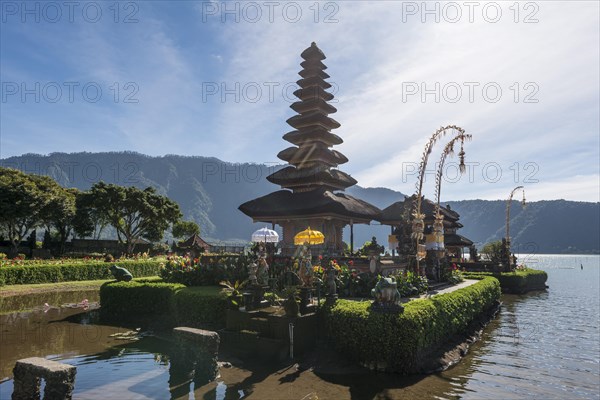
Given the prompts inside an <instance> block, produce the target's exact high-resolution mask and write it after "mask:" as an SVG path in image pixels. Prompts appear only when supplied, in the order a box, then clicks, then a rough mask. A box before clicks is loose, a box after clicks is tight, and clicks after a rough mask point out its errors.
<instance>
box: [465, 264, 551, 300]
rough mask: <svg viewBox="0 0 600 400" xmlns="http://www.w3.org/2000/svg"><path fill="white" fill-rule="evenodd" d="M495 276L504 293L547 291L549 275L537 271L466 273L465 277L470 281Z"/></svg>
mask: <svg viewBox="0 0 600 400" xmlns="http://www.w3.org/2000/svg"><path fill="white" fill-rule="evenodd" d="M486 276H493V277H494V278H496V279H498V281H500V287H501V288H502V292H504V293H517V294H518V293H526V292H529V291H531V290H543V289H546V280H548V274H547V273H546V271H540V270H537V269H529V268H528V269H525V270H521V271H514V272H501V273H494V272H465V273H464V277H465V278H469V279H482V278H484V277H486Z"/></svg>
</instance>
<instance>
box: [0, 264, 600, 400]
mask: <svg viewBox="0 0 600 400" xmlns="http://www.w3.org/2000/svg"><path fill="white" fill-rule="evenodd" d="M519 261H520V262H523V261H524V262H525V263H527V264H528V265H529V266H531V267H534V268H538V269H543V270H546V271H547V272H548V282H547V284H548V285H549V286H550V289H549V290H548V291H545V292H535V293H529V294H526V295H519V296H517V295H504V296H503V298H502V301H503V302H504V306H503V308H502V311H501V312H500V314H499V315H498V317H497V318H496V319H495V320H494V321H493V322H492V323H491V324H490V325H488V327H487V328H486V330H485V333H484V336H483V338H482V340H481V341H480V342H478V343H476V344H475V345H474V346H473V347H472V348H471V350H470V352H469V354H468V355H467V356H466V357H465V358H464V359H463V360H462V361H461V362H460V363H459V364H457V365H456V366H454V367H453V368H451V369H449V370H448V371H445V372H442V373H439V374H434V375H430V376H413V377H399V376H395V375H388V374H373V373H362V374H322V373H320V374H317V373H314V372H312V371H298V370H297V369H296V368H295V367H294V366H270V365H265V363H252V362H249V361H246V362H243V361H241V360H236V359H235V358H230V357H229V356H227V354H223V356H222V357H221V358H222V359H226V360H230V361H231V362H232V363H233V368H227V369H225V368H223V369H221V377H220V378H219V379H218V381H217V382H213V383H210V384H206V385H203V386H201V387H197V388H194V386H193V383H191V382H189V379H188V378H187V373H189V371H185V370H184V369H183V370H182V369H181V368H177V367H176V364H177V363H176V362H174V360H175V361H176V360H177V359H176V357H177V354H176V352H174V348H173V346H172V345H171V344H170V342H169V341H168V340H163V339H159V338H156V337H145V338H142V339H140V340H139V341H136V342H130V341H119V340H116V339H115V338H114V337H110V336H109V335H111V334H113V333H116V332H122V331H125V330H126V329H124V328H117V327H109V326H102V325H94V324H92V323H91V321H90V319H89V318H87V317H86V316H85V314H84V317H83V319H78V320H65V318H66V317H69V316H72V315H76V314H78V313H80V312H81V310H77V309H71V308H52V309H50V310H47V309H44V308H42V307H40V306H41V305H42V304H43V303H44V302H48V301H43V299H42V298H37V299H31V298H29V299H27V300H24V302H26V304H27V307H26V308H29V309H31V308H33V310H30V311H24V312H20V313H14V312H13V313H10V312H9V311H10V310H12V309H14V308H11V307H14V306H15V304H18V301H15V300H13V301H4V302H3V303H2V304H0V307H1V309H0V311H2V312H3V315H0V331H1V333H2V336H1V338H0V339H1V340H0V363H1V365H0V375H1V376H0V381H1V382H2V383H0V398H1V399H5V398H7V399H8V398H10V394H11V393H12V380H11V370H12V367H13V366H14V363H15V361H16V360H17V359H20V358H25V357H30V356H43V357H47V358H50V359H53V360H62V361H64V362H67V363H70V364H72V365H76V366H77V377H76V389H75V394H74V398H76V399H110V398H114V399H169V398H177V399H191V398H195V399H239V398H256V399H271V398H272V399H288V398H289V399H311V398H316V397H315V396H318V398H319V399H345V398H356V399H374V398H377V399H385V398H390V399H396V398H398V399H400V398H419V399H427V398H441V399H445V398H464V399H485V398H489V399H530V398H538V399H574V398H581V399H598V398H600V327H599V318H600V257H599V256H555V255H552V256H549V255H548V256H545V255H538V256H529V257H528V258H526V259H525V258H521V259H520V260H519ZM581 264H583V266H584V269H583V270H582V269H581V268H580V265H581ZM64 296H65V295H64V294H63V295H62V297H61V298H60V299H57V300H56V301H66V302H79V301H81V300H82V299H83V298H89V299H90V301H93V300H94V298H93V294H92V293H81V294H80V293H74V294H71V295H70V296H71V297H72V298H65V297H64ZM36 302H38V303H39V305H37V306H36V304H35V303H36ZM50 304H51V303H50ZM36 307H37V308H36ZM80 315H81V314H80Z"/></svg>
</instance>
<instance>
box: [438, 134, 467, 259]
mask: <svg viewBox="0 0 600 400" xmlns="http://www.w3.org/2000/svg"><path fill="white" fill-rule="evenodd" d="M471 138H472V136H471V135H468V134H463V133H460V134H459V135H458V136H456V137H455V138H453V139H452V140H450V141H449V142H448V143H447V144H446V146H444V150H443V151H442V155H441V157H440V163H439V166H438V171H437V174H436V176H435V212H434V216H435V221H434V222H433V234H434V236H435V241H436V242H437V243H441V245H438V247H437V249H438V250H441V249H443V247H442V246H443V245H444V216H443V215H442V213H441V212H440V194H441V192H442V177H443V173H444V164H445V162H446V157H447V156H448V155H452V154H454V144H455V143H456V142H457V141H460V152H459V153H458V157H459V159H460V163H459V171H460V173H461V175H462V174H464V173H465V154H466V153H465V148H464V143H465V140H471ZM442 256H443V252H438V253H437V257H438V259H439V258H441V257H442Z"/></svg>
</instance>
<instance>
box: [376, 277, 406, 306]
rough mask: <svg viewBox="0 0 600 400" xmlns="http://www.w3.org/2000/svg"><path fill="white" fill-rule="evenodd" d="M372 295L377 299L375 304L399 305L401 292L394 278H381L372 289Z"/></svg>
mask: <svg viewBox="0 0 600 400" xmlns="http://www.w3.org/2000/svg"><path fill="white" fill-rule="evenodd" d="M371 295H372V296H373V297H375V303H378V304H381V305H399V304H400V292H399V291H398V289H397V284H396V281H395V280H394V278H383V277H382V278H381V279H379V281H378V282H377V284H376V285H375V288H373V289H371Z"/></svg>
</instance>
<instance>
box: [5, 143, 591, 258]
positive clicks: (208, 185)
mask: <svg viewBox="0 0 600 400" xmlns="http://www.w3.org/2000/svg"><path fill="white" fill-rule="evenodd" d="M0 164H1V165H2V166H4V167H12V168H17V169H20V170H22V171H24V172H28V173H36V174H43V175H49V176H51V177H53V178H54V179H56V180H57V181H58V182H59V183H60V184H61V185H63V186H65V187H77V188H79V189H82V190H86V189H89V188H90V187H91V186H92V185H93V184H94V183H96V182H98V181H100V180H103V181H105V182H107V183H115V184H119V185H124V186H130V185H132V186H136V187H140V188H145V187H147V186H152V187H154V188H156V189H157V191H158V192H159V193H161V194H163V195H166V196H169V197H170V198H171V199H173V200H175V201H177V202H178V203H179V204H180V206H181V209H182V212H183V214H184V218H186V219H191V220H194V221H196V222H197V223H198V224H199V225H200V227H201V231H202V234H203V236H206V237H208V238H212V239H218V240H225V241H231V240H247V239H246V238H249V237H250V235H251V233H252V232H253V231H254V230H256V229H258V228H259V227H262V226H264V224H253V223H252V221H251V220H250V218H248V217H247V216H245V215H244V214H242V213H241V212H240V211H239V210H238V209H237V207H238V206H239V205H240V204H242V203H243V202H245V201H248V200H251V199H254V198H256V197H259V196H263V195H265V194H268V193H270V192H273V191H275V190H279V187H278V186H276V185H273V184H271V183H269V182H268V181H267V180H266V179H265V178H266V176H267V175H269V174H271V173H273V172H274V171H275V170H277V169H278V168H281V167H283V166H284V164H280V165H265V164H260V163H250V162H245V163H231V162H225V161H221V160H219V159H218V158H215V157H205V156H180V155H174V154H167V155H164V156H149V155H145V154H141V153H137V152H131V151H124V152H99V153H93V152H77V153H62V152H55V153H50V154H48V155H41V154H33V153H28V154H24V155H21V156H13V157H7V158H5V159H0ZM346 192H347V193H349V194H350V195H353V196H355V197H358V198H360V199H362V200H365V201H367V202H369V203H371V204H373V205H375V206H377V207H379V208H381V209H383V208H385V207H387V206H389V205H390V204H392V203H393V202H395V201H399V200H402V199H403V198H404V194H403V193H401V192H398V191H395V190H393V189H389V188H383V187H378V188H364V187H361V186H358V185H356V186H353V187H351V188H349V189H347V190H346ZM446 204H449V205H450V207H452V209H453V210H455V211H457V212H458V213H459V214H460V215H461V223H462V224H463V225H464V228H462V229H461V230H460V231H459V232H458V233H460V234H462V235H464V236H466V237H468V238H470V239H471V240H473V241H474V242H475V243H476V244H478V245H482V244H484V243H486V242H488V241H491V240H498V239H500V238H501V237H503V236H504V225H505V207H506V201H505V200H481V199H475V200H458V201H447V202H444V205H446ZM594 221H596V223H594ZM590 222H592V223H590ZM598 222H600V203H597V202H596V203H593V202H581V201H569V200H541V201H537V202H532V203H529V204H528V205H527V208H526V209H525V211H524V210H522V209H521V207H520V205H518V204H517V202H515V204H514V205H513V206H512V208H511V223H510V224H511V237H512V241H513V244H514V247H513V250H515V251H517V252H519V251H520V252H543V253H596V254H597V253H599V252H600V248H599V247H600V245H599V242H600V232H599V231H600V227H599V226H600V223H598ZM346 231H347V230H346ZM389 233H390V227H388V226H378V225H377V223H374V224H372V225H370V226H367V225H356V226H355V228H354V236H355V243H354V246H355V248H357V247H359V246H360V245H362V243H364V241H366V240H370V238H371V237H372V236H376V237H377V239H378V241H379V242H380V243H383V244H385V243H386V242H387V236H388V235H389ZM344 237H345V238H346V240H348V238H349V233H348V232H346V234H345V236H344Z"/></svg>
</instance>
